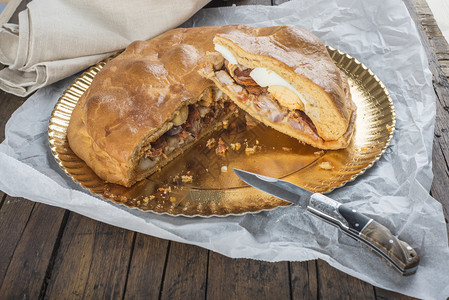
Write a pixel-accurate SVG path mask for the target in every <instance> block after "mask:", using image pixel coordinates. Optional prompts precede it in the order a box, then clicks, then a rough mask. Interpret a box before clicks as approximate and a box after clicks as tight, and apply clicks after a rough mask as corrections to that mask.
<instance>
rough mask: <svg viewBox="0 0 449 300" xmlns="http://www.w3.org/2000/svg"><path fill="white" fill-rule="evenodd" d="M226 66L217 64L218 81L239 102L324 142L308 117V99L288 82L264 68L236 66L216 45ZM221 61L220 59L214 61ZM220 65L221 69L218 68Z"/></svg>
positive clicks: (215, 65)
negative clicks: (231, 92) (230, 91)
mask: <svg viewBox="0 0 449 300" xmlns="http://www.w3.org/2000/svg"><path fill="white" fill-rule="evenodd" d="M215 50H217V51H218V52H219V53H220V54H221V56H222V57H223V59H224V63H222V64H217V63H214V70H215V76H216V78H217V79H218V81H219V82H220V83H221V84H223V85H225V86H227V87H228V88H230V89H232V91H233V92H234V94H235V95H237V100H238V101H240V102H241V103H242V104H244V105H245V106H248V107H249V108H250V109H251V110H253V111H256V112H257V113H258V114H259V115H261V116H263V117H266V118H268V119H270V120H271V121H272V122H273V123H284V124H287V125H288V126H290V127H291V128H292V129H294V130H298V131H301V132H305V133H307V134H308V135H309V136H310V137H312V138H313V139H315V140H317V141H319V142H323V141H324V140H323V139H322V138H321V137H320V136H319V135H318V132H317V129H316V127H315V125H314V124H313V122H312V120H311V119H310V118H309V117H308V116H307V115H306V114H305V112H304V110H305V109H306V106H307V105H314V104H313V103H309V102H307V100H306V98H305V97H304V96H303V95H302V94H301V93H300V92H298V91H297V90H296V89H295V88H294V87H293V86H292V85H290V84H289V83H288V82H287V81H286V80H285V79H283V78H282V77H281V76H279V75H278V74H276V73H275V72H273V71H271V70H268V69H265V68H255V69H251V68H247V67H245V66H243V65H241V64H238V63H237V60H236V59H235V57H234V56H233V54H232V53H231V52H230V51H229V50H228V49H227V48H225V47H223V46H220V45H215ZM217 54H218V53H217ZM214 59H215V60H216V61H218V58H217V57H215V58H214ZM217 66H218V67H217Z"/></svg>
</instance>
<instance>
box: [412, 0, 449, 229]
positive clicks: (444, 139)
mask: <svg viewBox="0 0 449 300" xmlns="http://www.w3.org/2000/svg"><path fill="white" fill-rule="evenodd" d="M416 1H417V0H413V1H412V0H404V3H405V5H406V6H407V8H408V10H409V13H410V16H411V17H412V19H413V20H414V21H415V23H416V24H417V28H418V32H419V34H420V36H421V41H422V43H423V45H424V49H425V50H426V53H427V57H428V58H429V68H430V71H431V72H432V74H433V88H434V91H435V94H436V95H437V101H436V123H435V138H434V140H433V153H432V162H433V164H432V166H433V173H434V180H433V184H432V188H431V189H430V192H431V194H432V196H433V197H434V198H435V199H436V200H438V201H439V202H440V203H441V204H442V205H443V213H444V215H445V218H446V222H447V221H448V216H449V195H448V193H447V187H448V186H449V164H448V162H449V135H448V134H447V132H448V130H449V128H448V126H449V109H448V108H449V83H448V81H447V78H446V75H445V74H444V73H443V71H442V69H441V65H440V63H439V62H438V58H437V56H436V55H435V53H434V50H433V49H432V47H431V46H430V43H429V39H428V37H427V35H426V34H425V32H424V30H423V29H422V26H421V25H420V23H419V21H418V17H417V13H416V11H415V8H414V6H413V5H414V3H415V2H416ZM444 51H446V50H444ZM446 53H449V50H447V52H446ZM448 228H449V227H448Z"/></svg>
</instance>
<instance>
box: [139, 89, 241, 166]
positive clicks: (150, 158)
mask: <svg viewBox="0 0 449 300" xmlns="http://www.w3.org/2000/svg"><path fill="white" fill-rule="evenodd" d="M236 108H237V106H236V105H235V104H234V103H232V102H231V101H230V100H229V98H228V97H227V96H226V95H225V94H223V93H222V92H221V91H220V90H217V91H216V90H212V89H210V90H207V91H206V93H205V94H204V95H203V97H202V99H201V100H200V101H198V102H197V103H195V104H189V105H187V106H183V107H181V109H180V110H178V111H177V112H176V113H175V116H174V117H173V119H172V120H171V123H172V124H173V126H172V127H171V128H170V129H169V130H168V131H167V132H165V133H164V134H163V135H161V136H160V137H159V138H158V139H157V140H156V141H154V142H151V143H149V144H148V145H146V146H144V147H142V149H141V155H140V156H141V157H142V158H141V160H140V162H139V169H140V171H146V170H149V169H151V168H153V167H154V166H155V165H156V164H157V163H158V162H159V161H160V160H162V159H164V158H167V157H168V155H169V154H171V153H172V152H174V151H175V150H176V149H178V148H180V147H183V146H184V145H186V144H189V143H191V142H193V141H195V140H197V139H198V138H199V137H200V136H201V133H202V132H203V131H204V129H207V128H208V127H209V126H210V125H211V124H212V123H213V122H214V121H215V120H219V119H221V118H222V117H224V116H225V115H227V114H228V113H229V112H231V111H233V110H235V109H236Z"/></svg>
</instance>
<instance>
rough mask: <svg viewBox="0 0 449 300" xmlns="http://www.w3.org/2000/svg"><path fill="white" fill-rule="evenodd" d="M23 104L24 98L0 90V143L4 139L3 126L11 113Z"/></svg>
mask: <svg viewBox="0 0 449 300" xmlns="http://www.w3.org/2000/svg"><path fill="white" fill-rule="evenodd" d="M23 102H25V98H22V97H17V96H14V95H12V94H8V93H6V92H5V91H2V90H0V105H1V109H0V143H1V142H3V140H4V139H5V126H6V123H7V122H8V120H9V118H10V117H11V115H12V113H13V112H14V111H15V110H16V109H17V108H19V106H20V105H22V104H23Z"/></svg>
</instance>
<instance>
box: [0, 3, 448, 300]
mask: <svg viewBox="0 0 449 300" xmlns="http://www.w3.org/2000/svg"><path fill="white" fill-rule="evenodd" d="M27 2H29V1H23V2H22V4H21V8H24V7H25V5H26V3H27ZM283 2H285V1H283V0H241V1H234V0H229V1H224V0H223V1H212V2H211V3H209V4H208V7H217V6H226V5H233V4H236V5H245V4H261V5H277V4H280V3H283ZM404 2H405V4H406V6H407V7H408V9H409V11H410V13H411V15H412V18H413V19H414V20H415V22H416V24H417V26H418V29H419V30H420V34H421V37H422V40H423V44H424V46H425V48H426V50H427V52H428V57H429V63H430V68H431V71H432V73H433V85H434V90H435V93H436V95H437V119H436V126H435V138H434V143H433V147H434V152H433V170H434V174H435V178H434V182H433V185H432V189H431V194H432V195H433V196H434V197H435V198H436V199H437V200H438V201H440V202H441V203H442V204H443V207H444V212H445V216H446V220H447V216H448V211H449V198H448V194H447V187H448V186H449V175H448V174H449V168H448V161H449V149H448V147H449V136H448V129H449V128H448V126H449V116H448V114H449V83H448V81H447V76H448V72H449V46H448V44H447V42H446V41H445V40H444V38H443V37H442V34H441V32H440V31H439V29H438V26H437V25H436V23H435V21H434V19H433V16H432V13H431V11H430V10H429V8H428V6H427V4H426V2H425V0H404ZM12 20H17V13H16V14H15V15H14V16H13V18H12ZM445 72H446V73H445ZM25 100H26V98H20V97H16V96H13V95H10V94H6V93H5V92H3V91H0V141H3V139H4V128H5V124H6V121H7V120H8V119H9V117H10V116H11V114H12V113H13V112H14V111H15V110H16V109H17V108H18V107H19V106H20V105H21V104H22V103H23V102H24V101H25ZM0 228H1V230H0V299H22V298H23V299H83V298H84V299H103V298H113V299H120V298H122V299H141V298H145V299H174V298H185V299H205V298H208V299H411V298H410V297H406V296H403V295H400V294H397V293H394V292H390V291H386V290H383V289H379V288H376V287H373V286H372V285H370V284H367V283H365V282H363V281H360V280H358V279H356V278H354V277H351V276H349V275H346V274H345V273H343V272H340V271H338V270H336V269H334V268H333V267H331V266H329V265H328V264H327V263H326V262H324V261H320V260H318V261H308V262H279V263H267V262H262V261H255V260H248V259H231V258H228V257H225V256H223V255H220V254H217V253H214V252H211V251H208V250H205V249H203V248H199V247H196V246H191V245H186V244H181V243H177V242H171V241H166V240H162V239H158V238H154V237H150V236H145V235H142V234H140V233H136V232H132V231H129V230H125V229H121V228H117V227H114V226H111V225H107V224H103V223H100V222H97V221H94V220H91V219H88V218H86V217H83V216H80V215H78V214H76V213H72V212H69V211H67V210H64V209H61V208H56V207H51V206H48V205H43V204H37V203H34V202H31V201H28V200H25V199H21V198H13V197H10V196H8V195H5V194H4V193H3V192H1V191H0Z"/></svg>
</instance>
